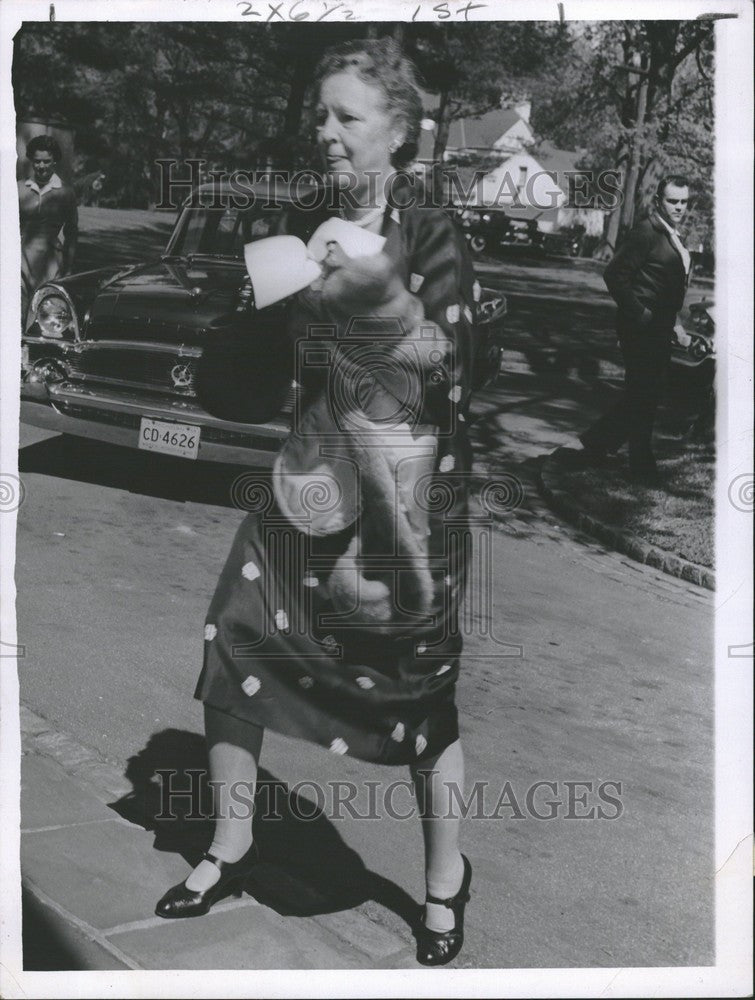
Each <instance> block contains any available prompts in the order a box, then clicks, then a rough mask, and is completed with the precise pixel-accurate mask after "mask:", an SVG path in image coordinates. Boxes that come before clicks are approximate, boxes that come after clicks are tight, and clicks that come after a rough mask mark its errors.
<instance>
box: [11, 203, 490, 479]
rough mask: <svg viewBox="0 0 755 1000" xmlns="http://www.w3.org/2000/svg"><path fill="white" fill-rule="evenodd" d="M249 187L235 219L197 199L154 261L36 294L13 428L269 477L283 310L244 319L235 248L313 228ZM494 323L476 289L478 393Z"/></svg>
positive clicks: (283, 381)
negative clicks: (262, 469)
mask: <svg viewBox="0 0 755 1000" xmlns="http://www.w3.org/2000/svg"><path fill="white" fill-rule="evenodd" d="M262 187H263V188H264V190H261V189H259V188H258V187H256V186H253V187H252V188H251V191H252V194H253V195H255V197H254V203H253V204H249V205H247V206H243V205H242V206H241V207H234V201H233V198H234V196H235V198H236V202H237V203H238V201H239V198H238V191H237V190H229V189H226V188H225V187H223V186H222V185H215V186H208V185H206V186H204V187H201V188H199V189H197V191H195V192H193V194H192V196H191V197H190V198H188V199H187V201H186V203H185V204H184V206H183V208H182V209H181V210H180V212H179V215H178V218H177V220H176V224H175V227H174V229H173V232H172V235H171V236H170V239H169V241H168V244H167V247H166V249H165V252H164V253H163V254H162V256H159V257H157V258H156V259H154V260H150V261H148V262H146V263H135V264H133V265H131V266H128V267H126V268H123V267H119V268H117V267H110V268H103V269H100V270H95V271H87V272H84V273H81V274H74V275H70V276H68V277H66V278H62V279H59V280H56V281H54V282H50V283H48V284H45V285H43V286H41V287H40V288H39V289H38V290H37V291H36V293H35V295H34V297H33V300H32V303H31V307H30V310H29V315H28V317H27V321H26V325H25V330H24V332H23V346H22V382H21V400H22V401H21V419H22V420H23V421H25V422H27V423H29V424H32V425H35V426H37V427H42V428H48V429H50V430H55V431H60V432H63V433H65V434H72V435H80V436H82V437H85V438H93V439H97V440H100V441H107V442H111V443H113V444H116V445H126V446H129V447H133V448H141V449H145V450H148V451H155V452H161V453H165V454H168V455H175V456H181V457H183V458H187V459H204V460H211V461H219V462H228V463H240V464H245V465H262V466H269V465H271V464H272V462H273V460H274V457H275V454H276V452H277V450H278V448H279V445H280V443H281V441H282V440H283V439H284V438H285V436H286V434H287V433H288V431H289V428H290V424H291V417H292V412H293V408H294V402H295V394H296V392H297V390H298V383H297V381H296V378H295V375H296V372H295V371H294V368H295V365H294V355H293V352H292V349H291V344H290V342H289V341H288V338H287V337H286V336H285V333H284V330H285V325H286V318H287V310H288V308H289V302H282V303H278V304H276V305H272V306H268V307H267V308H265V309H260V310H257V309H256V308H255V303H254V295H253V291H252V285H251V281H250V279H249V277H248V275H247V272H246V268H245V264H244V254H243V248H244V245H245V244H247V243H249V242H252V241H254V240H256V239H261V238H263V237H265V236H270V235H279V234H290V235H297V236H300V237H301V238H302V239H305V240H306V239H307V238H308V237H309V235H311V232H313V231H314V229H315V228H316V226H317V225H319V223H320V222H322V221H323V216H322V215H318V213H317V212H313V211H307V210H305V208H306V204H303V202H304V203H306V198H305V197H304V196H303V195H302V192H301V190H297V198H298V199H299V200H298V201H296V200H294V199H293V198H292V196H291V193H290V192H289V191H288V190H287V188H285V187H283V188H281V187H278V188H276V189H275V191H274V193H273V196H271V191H270V189H269V188H268V186H267V185H262ZM305 194H306V193H305ZM250 200H251V199H250ZM308 204H309V205H311V204H312V199H311V196H310V197H309V202H308ZM505 311H506V304H505V299H504V298H503V297H502V296H501V295H500V294H499V293H496V292H489V291H487V290H483V294H482V298H481V301H480V303H479V306H478V317H477V319H478V331H479V336H478V342H477V343H478V347H477V354H476V358H475V371H474V381H475V384H476V385H477V386H478V387H480V386H482V385H485V384H488V383H489V382H490V381H491V380H493V379H495V377H496V376H497V374H498V371H499V368H500V359H501V352H502V346H501V337H502V331H503V316H504V314H505ZM252 375H254V377H253V378H252V377H251V376H252Z"/></svg>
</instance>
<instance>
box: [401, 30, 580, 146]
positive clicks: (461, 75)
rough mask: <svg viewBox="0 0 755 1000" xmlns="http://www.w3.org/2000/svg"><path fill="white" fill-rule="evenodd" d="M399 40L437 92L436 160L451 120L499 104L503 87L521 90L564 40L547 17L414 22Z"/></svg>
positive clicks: (471, 114)
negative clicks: (476, 22)
mask: <svg viewBox="0 0 755 1000" xmlns="http://www.w3.org/2000/svg"><path fill="white" fill-rule="evenodd" d="M403 40H404V45H405V48H406V49H407V51H408V54H409V55H410V56H411V57H412V58H413V59H414V61H415V63H416V64H417V67H418V69H419V71H420V74H421V76H422V80H423V83H424V85H425V87H426V89H427V90H428V91H430V92H431V93H434V94H437V95H438V108H437V110H436V111H435V113H434V115H433V117H434V119H435V122H436V133H435V145H434V149H433V159H435V160H438V161H439V160H441V159H442V158H443V153H444V152H445V148H446V144H447V142H448V132H449V128H450V125H451V122H452V121H454V120H455V119H457V118H463V117H470V116H475V115H480V114H483V113H484V112H486V111H490V110H491V109H492V108H496V107H499V106H500V104H501V96H502V94H503V93H504V92H505V91H509V92H513V93H516V94H520V93H521V94H524V93H526V92H527V91H528V89H529V84H530V81H531V80H532V78H533V77H537V75H538V74H539V73H540V72H542V71H543V70H544V69H545V68H546V67H547V66H548V64H549V62H550V60H551V59H552V58H553V57H554V56H555V54H556V53H560V52H561V51H562V50H563V47H564V45H565V44H566V40H565V36H564V33H563V31H562V30H561V28H560V26H559V25H557V24H553V23H552V22H550V21H548V22H538V21H520V22H500V23H495V24H491V23H486V24H454V25H453V26H451V27H449V26H448V25H446V24H443V23H437V22H418V23H414V24H409V25H405V26H404V31H403Z"/></svg>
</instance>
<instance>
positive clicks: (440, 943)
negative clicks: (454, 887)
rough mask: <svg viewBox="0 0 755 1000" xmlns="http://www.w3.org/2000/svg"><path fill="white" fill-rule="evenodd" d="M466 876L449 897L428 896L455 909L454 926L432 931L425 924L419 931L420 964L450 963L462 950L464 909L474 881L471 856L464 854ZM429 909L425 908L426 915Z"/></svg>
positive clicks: (418, 949)
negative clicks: (457, 889)
mask: <svg viewBox="0 0 755 1000" xmlns="http://www.w3.org/2000/svg"><path fill="white" fill-rule="evenodd" d="M461 857H462V860H463V861H464V877H463V878H462V880H461V888H460V889H459V891H458V892H457V893H456V895H455V896H451V897H450V898H449V899H439V898H438V897H437V896H427V902H428V903H436V904H437V905H438V906H447V907H448V908H449V909H450V910H453V914H454V928H453V930H450V931H431V930H430V929H429V928H428V927H425V926H424V924H423V925H422V926H421V927H420V928H419V929H418V932H417V961H418V962H419V963H420V965H448V963H449V962H452V961H453V960H454V959H455V958H456V956H457V955H458V954H459V952H460V951H461V948H462V945H463V944H464V909H465V907H466V905H467V903H468V902H469V899H470V896H469V886H470V884H471V882H472V866H471V864H470V863H469V858H467V857H466V855H464V854H462V856H461ZM426 914H427V910H425V915H426Z"/></svg>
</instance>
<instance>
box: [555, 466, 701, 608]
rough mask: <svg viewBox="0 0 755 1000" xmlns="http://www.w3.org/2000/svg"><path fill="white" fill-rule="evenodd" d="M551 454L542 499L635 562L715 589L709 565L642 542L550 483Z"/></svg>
mask: <svg viewBox="0 0 755 1000" xmlns="http://www.w3.org/2000/svg"><path fill="white" fill-rule="evenodd" d="M550 457H551V456H546V457H545V459H544V461H543V462H542V463H541V464H540V465H539V467H538V469H537V472H536V480H537V486H538V489H539V490H540V493H541V494H542V496H543V498H544V499H545V500H546V501H547V502H548V503H549V504H550V505H551V507H552V508H553V509H554V510H555V511H556V512H557V513H559V514H561V516H562V517H564V518H565V519H566V520H567V521H570V522H571V523H572V524H575V525H576V526H577V527H578V528H580V529H581V530H582V531H584V532H586V533H587V534H588V535H593V536H594V537H595V538H597V539H598V540H599V541H601V542H603V543H604V544H606V545H610V546H611V548H613V549H616V551H617V552H622V553H623V554H624V555H627V556H629V557H630V559H634V560H635V561H636V562H639V563H644V564H645V565H646V566H652V567H653V568H654V569H660V570H662V571H663V572H664V573H667V574H668V575H669V576H675V577H677V578H678V579H680V580H686V582H687V583H694V584H696V586H698V587H705V588H706V589H707V590H715V589H716V574H715V573H714V571H713V570H711V569H708V567H707V566H698V565H697V563H693V562H690V561H689V560H688V559H684V558H682V556H677V555H675V554H674V553H673V552H667V551H666V550H665V549H661V548H658V546H657V545H651V544H650V543H649V542H646V541H643V539H641V538H638V537H637V536H636V535H630V534H629V533H628V532H625V531H622V530H621V528H614V527H611V525H608V524H605V523H604V522H603V521H600V520H598V518H596V517H593V516H592V515H591V514H586V513H585V512H584V511H583V510H581V509H580V508H579V507H578V506H577V504H576V503H575V501H574V500H573V499H572V497H571V495H570V494H569V493H567V492H566V491H565V490H562V489H560V488H559V487H558V486H557V485H555V484H554V483H553V482H549V476H548V462H549V459H550Z"/></svg>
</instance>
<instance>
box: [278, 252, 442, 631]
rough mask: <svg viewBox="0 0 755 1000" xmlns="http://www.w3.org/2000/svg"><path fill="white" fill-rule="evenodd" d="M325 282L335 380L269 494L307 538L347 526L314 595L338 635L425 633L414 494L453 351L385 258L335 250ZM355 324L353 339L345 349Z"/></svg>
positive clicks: (425, 480)
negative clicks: (338, 619) (435, 380)
mask: <svg viewBox="0 0 755 1000" xmlns="http://www.w3.org/2000/svg"><path fill="white" fill-rule="evenodd" d="M325 271H326V276H325V279H324V282H323V284H322V289H321V292H320V294H321V297H322V298H321V301H322V307H323V312H324V314H325V316H326V318H327V319H330V320H331V321H332V322H333V323H334V324H335V325H336V326H337V328H338V337H337V340H336V346H335V350H334V351H333V358H332V365H331V371H330V375H331V377H330V379H329V383H328V387H327V389H326V390H325V391H322V392H320V394H319V395H318V396H317V398H315V400H314V401H313V402H312V404H311V405H310V406H309V407H308V409H307V410H306V411H305V413H304V415H303V418H302V420H301V421H300V425H299V426H298V427H296V428H295V429H294V430H293V432H292V433H291V435H290V436H289V438H288V439H287V441H286V442H285V444H284V446H283V448H282V450H281V452H280V454H279V456H278V459H277V461H276V464H275V468H274V472H273V484H274V488H275V493H276V498H277V500H278V504H279V506H280V508H281V510H282V511H283V513H284V514H285V515H286V516H287V518H288V519H289V520H291V521H292V523H294V524H295V525H296V526H297V527H299V528H300V529H301V530H302V531H304V532H307V533H309V534H312V535H327V534H332V533H334V532H337V531H341V530H344V529H346V528H348V527H349V526H351V525H353V526H354V534H353V536H352V538H351V540H350V542H349V544H348V547H347V549H346V551H345V552H344V553H343V555H342V556H340V557H339V558H338V559H337V560H336V563H335V566H334V568H333V570H332V572H331V573H330V575H329V576H328V578H327V579H326V580H325V581H323V583H322V584H321V586H322V587H323V588H324V589H325V592H326V596H327V597H328V598H329V599H330V600H331V602H332V604H333V605H334V607H335V608H336V609H337V610H339V611H342V612H343V613H344V623H346V622H348V623H349V624H354V625H364V626H369V627H371V628H376V629H378V630H379V629H381V628H383V629H386V630H387V629H390V631H391V633H392V634H395V632H396V627H397V626H399V627H401V626H406V627H409V626H411V625H413V624H414V625H416V624H422V623H424V622H426V621H427V619H426V617H425V616H428V615H429V614H430V612H431V610H432V606H433V581H432V576H431V573H430V569H429V563H428V523H429V519H428V510H427V507H426V505H423V504H422V502H421V496H420V495H419V494H421V492H422V489H421V487H422V486H424V487H425V489H426V488H427V485H429V479H430V477H431V475H432V473H433V470H434V468H435V456H436V452H437V441H436V437H435V434H434V433H433V427H432V426H431V425H428V424H427V423H424V424H423V423H422V422H421V421H422V418H423V416H424V414H423V408H424V403H425V400H426V395H427V392H428V391H429V390H428V385H429V376H430V373H431V371H436V370H438V368H439V365H441V364H442V361H441V360H440V359H442V358H443V357H444V356H446V355H447V353H448V352H449V351H450V350H451V345H450V342H449V341H448V339H447V338H446V335H445V334H444V333H443V331H442V330H441V329H440V327H439V326H438V325H437V324H435V323H433V322H431V321H428V320H427V319H426V318H425V314H424V308H423V306H422V303H421V301H420V300H419V299H417V298H416V297H415V296H414V295H411V294H410V293H409V292H408V291H407V290H406V288H404V286H403V284H402V282H401V279H400V278H399V276H398V275H397V274H396V272H395V269H394V265H393V263H392V261H391V260H390V259H389V258H388V257H387V256H386V255H385V254H383V253H380V254H376V255H375V256H372V257H360V258H348V257H345V255H344V254H343V252H342V251H341V250H340V247H338V246H337V245H336V246H331V247H330V249H329V253H328V257H327V258H326V260H325ZM357 318H358V321H359V335H358V337H354V338H351V337H347V336H346V335H347V334H348V331H350V330H352V329H353V328H354V325H355V320H356V319H357Z"/></svg>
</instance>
